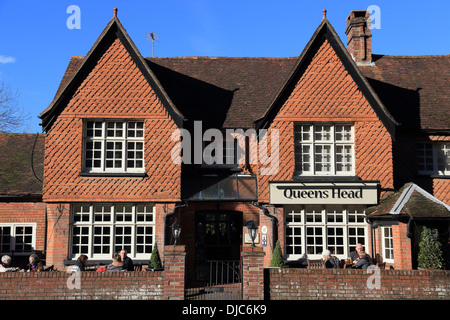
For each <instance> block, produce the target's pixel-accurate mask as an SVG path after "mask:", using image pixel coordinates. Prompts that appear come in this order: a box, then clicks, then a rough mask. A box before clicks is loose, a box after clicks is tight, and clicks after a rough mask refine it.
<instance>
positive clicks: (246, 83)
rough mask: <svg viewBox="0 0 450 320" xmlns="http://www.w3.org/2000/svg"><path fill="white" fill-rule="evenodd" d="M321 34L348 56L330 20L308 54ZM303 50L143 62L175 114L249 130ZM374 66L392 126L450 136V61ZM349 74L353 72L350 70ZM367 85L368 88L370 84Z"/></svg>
mask: <svg viewBox="0 0 450 320" xmlns="http://www.w3.org/2000/svg"><path fill="white" fill-rule="evenodd" d="M113 22H115V23H116V24H117V27H118V29H119V30H121V31H122V32H123V33H124V34H126V31H125V30H124V29H123V27H122V26H121V24H120V23H119V22H118V20H117V18H113V20H112V21H111V22H110V25H111V24H112V23H113ZM108 28H109V29H111V28H112V27H111V26H110V27H107V28H105V31H104V32H103V33H102V35H101V36H100V38H99V40H97V42H98V43H99V42H100V40H101V39H102V37H103V36H104V35H105V34H106V33H107V31H108V30H109V29H108ZM324 30H325V32H324ZM322 33H324V34H326V35H327V36H329V35H332V36H334V38H333V39H332V40H333V41H334V42H333V43H337V44H335V48H337V50H338V51H339V52H340V55H341V56H343V55H345V53H346V49H345V47H344V46H343V45H342V43H341V42H340V39H339V38H338V36H337V35H335V31H334V29H333V28H332V26H331V25H330V24H329V22H328V21H327V20H326V19H325V20H324V21H322V23H321V25H320V26H319V27H318V28H317V30H316V32H315V33H314V35H313V36H312V38H311V40H310V42H309V43H308V45H307V46H306V47H305V50H304V52H306V51H307V49H308V48H309V46H311V44H312V43H313V42H314V41H315V39H316V38H320V36H322ZM127 37H128V35H127ZM127 39H128V41H129V42H131V39H129V38H127ZM95 46H96V45H94V47H95ZM133 48H134V47H133ZM93 49H94V48H93ZM93 49H91V51H92V50H93ZM134 49H135V48H134ZM134 51H136V52H137V49H135V50H134ZM344 51H345V53H344ZM304 52H303V53H302V55H300V57H288V58H245V57H244V58H229V57H170V58H143V61H145V62H144V63H146V64H147V66H146V68H147V67H148V69H149V70H151V72H152V73H153V74H154V77H155V78H156V79H155V81H156V82H157V84H158V85H161V90H162V91H163V95H165V94H167V96H168V98H169V99H168V101H169V104H171V103H173V105H172V108H173V109H174V110H175V113H177V112H178V111H179V113H180V114H179V116H182V117H184V118H186V119H187V120H189V121H194V120H203V124H204V127H215V128H227V127H244V128H249V127H253V126H254V121H256V120H258V119H261V117H262V116H264V115H265V114H266V113H267V111H268V109H269V108H270V107H271V106H272V105H273V104H274V101H276V98H277V97H278V96H279V95H280V94H281V92H282V90H283V87H284V86H285V85H286V82H287V81H289V78H290V77H292V75H293V72H294V71H295V68H298V65H299V64H300V63H301V61H302V59H303V55H304ZM347 55H348V54H347ZM88 56H89V53H88V55H87V56H86V57H88ZM373 60H374V62H375V65H374V66H359V67H358V68H357V69H358V70H357V71H356V70H354V71H353V74H354V75H355V74H356V76H358V75H359V74H361V75H363V78H364V77H365V78H366V79H367V81H368V83H369V84H370V86H369V87H368V88H369V89H368V93H367V92H366V94H369V95H370V94H371V93H372V92H375V93H376V96H374V97H375V98H374V99H373V101H372V104H375V105H376V104H379V103H380V102H381V103H382V105H381V107H380V108H377V109H378V110H377V111H378V112H379V113H380V114H383V112H384V113H386V117H385V118H386V119H387V120H386V121H387V122H386V123H389V121H390V120H389V118H390V117H393V118H394V119H395V121H397V122H398V123H401V128H407V129H411V128H413V129H423V130H434V131H444V132H448V131H449V124H450V101H449V100H450V91H449V90H450V89H449V86H448V80H449V77H450V55H443V56H387V55H373ZM85 61H86V58H84V57H80V56H74V57H72V59H71V60H70V62H69V65H68V67H67V69H66V72H65V74H64V77H63V79H62V81H61V84H60V87H59V88H58V91H57V93H56V95H55V100H54V101H53V102H52V104H51V105H53V104H55V103H56V100H57V98H58V97H59V96H60V95H61V93H62V92H63V91H64V89H65V88H66V86H67V85H68V84H69V83H70V81H71V80H72V78H73V77H74V76H75V74H76V72H77V70H78V69H80V70H81V68H80V67H82V66H83V64H84V63H85ZM347 64H349V63H347ZM347 68H350V69H352V68H353V67H352V65H347ZM350 71H351V70H350ZM152 76H153V75H152ZM362 83H363V87H364V84H365V80H363V81H362ZM372 90H373V91H372ZM378 98H379V100H380V102H378V100H377V99H378ZM383 108H386V109H387V111H384V110H382V109H383ZM169 109H170V108H169ZM48 110H49V108H47V110H46V111H44V112H43V113H48ZM380 110H381V111H380ZM387 112H388V113H389V114H388V113H387ZM388 126H390V124H388Z"/></svg>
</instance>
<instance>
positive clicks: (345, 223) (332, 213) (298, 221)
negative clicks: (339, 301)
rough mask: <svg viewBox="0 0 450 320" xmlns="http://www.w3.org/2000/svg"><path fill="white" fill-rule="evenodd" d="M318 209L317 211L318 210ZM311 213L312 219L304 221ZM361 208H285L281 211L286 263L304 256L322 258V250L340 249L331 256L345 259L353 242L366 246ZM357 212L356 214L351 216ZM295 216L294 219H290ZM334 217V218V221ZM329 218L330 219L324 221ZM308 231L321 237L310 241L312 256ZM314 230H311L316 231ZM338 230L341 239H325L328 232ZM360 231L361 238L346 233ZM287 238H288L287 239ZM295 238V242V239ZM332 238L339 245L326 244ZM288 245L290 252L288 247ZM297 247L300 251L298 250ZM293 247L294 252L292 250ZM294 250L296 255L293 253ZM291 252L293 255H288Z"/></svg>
mask: <svg viewBox="0 0 450 320" xmlns="http://www.w3.org/2000/svg"><path fill="white" fill-rule="evenodd" d="M319 208H320V212H319V210H318V209H319ZM313 209H314V210H315V218H314V219H309V221H308V220H307V214H308V212H309V213H312V211H313ZM364 210H365V208H364V206H357V205H286V206H285V207H284V212H285V222H286V223H285V251H284V252H286V258H287V260H298V259H299V258H302V257H304V255H305V253H306V256H307V257H308V259H320V258H322V251H323V250H325V249H328V250H330V249H331V247H343V248H342V249H343V250H342V252H339V253H334V255H335V256H337V257H338V258H339V259H349V257H350V251H353V250H354V247H355V246H356V244H357V243H363V246H367V244H368V232H367V222H366V221H365V220H364V218H363V217H364V215H365V212H364ZM355 212H357V213H355ZM352 215H353V216H356V215H357V216H358V218H359V219H353V218H352V217H351V216H352ZM293 216H295V220H293V219H292V218H291V217H293ZM336 217H338V219H336ZM328 218H330V219H328ZM341 218H342V219H341ZM309 228H313V229H314V228H316V229H317V228H321V230H322V231H321V235H320V236H317V235H315V238H314V239H313V240H314V242H315V246H316V247H317V249H316V248H315V249H314V251H315V252H313V253H311V252H308V250H307V247H308V234H307V233H308V231H311V229H310V230H308V229H309ZM316 229H314V231H317V230H316ZM330 229H333V230H336V229H340V230H342V236H340V235H333V236H331V235H330V236H328V233H329V230H330ZM351 229H352V231H355V230H357V231H363V232H364V234H363V235H352V232H351V231H350V230H351ZM288 238H292V240H291V239H288ZM295 238H298V239H295ZM319 238H320V239H321V240H320V241H321V245H320V244H319V245H317V240H318V239H319ZM331 238H334V239H338V238H341V239H342V244H341V243H339V242H335V243H334V244H329V242H328V240H329V239H331ZM289 246H291V247H292V249H290V248H288V247H289ZM299 247H300V250H299V249H298V248H299ZM296 248H297V249H296ZM296 251H297V253H295V252H296ZM291 252H293V253H291Z"/></svg>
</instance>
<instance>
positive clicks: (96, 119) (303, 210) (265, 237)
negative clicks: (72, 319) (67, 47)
mask: <svg viewBox="0 0 450 320" xmlns="http://www.w3.org/2000/svg"><path fill="white" fill-rule="evenodd" d="M367 18H368V14H367V12H365V11H352V13H351V14H350V15H349V17H348V18H347V30H346V34H347V36H348V39H347V40H348V42H347V45H348V50H347V49H346V47H345V46H344V44H343V43H342V41H341V39H340V38H339V37H338V35H337V34H336V32H335V30H334V29H333V27H332V26H331V24H330V22H329V21H328V20H327V19H326V16H325V13H324V18H323V20H322V22H321V23H320V25H319V26H318V28H317V29H316V31H315V32H314V34H313V35H312V37H311V39H310V41H309V42H308V43H307V45H306V47H305V48H304V50H303V52H302V53H301V54H300V56H299V57H292V58H226V57H223V58H211V57H181V58H177V57H174V58H145V57H142V55H141V54H140V53H139V51H138V49H137V48H136V46H135V45H134V43H133V41H132V40H131V39H130V37H129V36H128V34H127V32H126V31H125V29H124V27H123V26H122V24H121V23H120V21H119V19H118V18H117V15H116V14H115V15H114V17H113V18H112V19H111V21H110V22H109V23H108V25H107V26H106V28H105V29H104V30H103V32H102V33H101V34H100V36H99V38H98V39H97V41H96V42H95V43H94V45H93V46H92V48H91V50H90V51H89V52H88V53H87V54H86V56H84V57H79V56H74V57H72V58H71V60H70V62H69V65H68V67H67V70H66V72H65V74H64V77H63V79H62V81H61V84H60V86H59V88H58V90H57V93H56V95H55V98H54V100H53V101H52V103H51V104H50V105H49V107H48V108H47V109H45V110H44V111H43V112H42V113H41V115H40V118H41V119H42V126H43V131H44V133H45V151H44V147H43V145H42V144H41V143H42V142H43V140H44V136H43V135H42V136H38V138H36V139H38V140H37V141H39V142H40V143H39V144H38V145H35V146H34V147H33V148H34V149H33V150H38V151H39V152H41V153H45V157H44V159H43V167H44V171H43V172H44V174H43V184H42V186H41V185H39V187H38V188H37V189H33V190H31V189H30V190H24V191H23V192H24V193H27V192H28V193H33V192H35V193H37V194H38V195H37V196H36V197H35V198H33V199H34V201H32V202H31V204H30V205H31V206H33V208H32V209H31V208H30V209H27V208H26V205H28V202H27V201H29V199H27V198H18V197H15V195H14V197H13V193H11V192H9V191H6V192H4V190H3V189H2V190H0V191H1V192H2V194H4V195H5V196H2V198H1V201H2V202H1V203H0V205H1V207H0V208H1V211H0V218H1V220H0V225H1V226H12V225H14V224H15V223H16V222H23V221H27V222H30V223H31V224H33V226H35V229H33V235H32V239H33V244H32V247H33V248H32V249H33V250H39V251H43V254H44V255H45V259H46V262H47V264H48V265H51V264H54V265H55V266H56V267H57V268H62V267H64V266H65V265H70V264H71V263H73V261H74V260H76V258H77V256H78V255H80V254H87V255H88V257H89V259H90V261H97V262H105V263H109V262H110V260H111V254H112V252H115V251H119V250H120V249H122V248H126V249H127V250H128V252H129V256H130V257H131V258H132V259H133V260H134V261H135V262H136V263H143V264H146V263H147V262H148V260H149V258H150V253H151V251H152V250H153V248H154V245H155V244H157V245H158V248H164V245H165V244H172V243H173V241H174V239H173V237H172V234H171V225H172V224H173V223H174V222H175V221H177V222H178V223H179V224H180V225H181V230H182V232H181V237H180V239H179V240H178V243H181V244H183V245H185V246H186V252H187V254H186V261H187V274H188V281H189V282H191V283H193V282H196V281H203V280H205V278H207V276H208V270H209V269H208V268H209V267H210V265H209V264H208V263H209V261H211V260H214V261H219V260H220V261H224V260H226V261H239V260H240V257H241V252H242V248H243V247H250V246H251V245H252V240H251V239H250V236H249V233H248V232H247V231H248V230H247V225H248V223H249V222H250V221H253V222H254V223H255V224H256V226H257V227H258V230H257V231H258V232H257V237H256V238H255V240H254V242H255V245H256V246H260V247H263V250H264V252H265V256H264V265H265V266H269V264H270V259H271V256H272V251H273V248H274V245H275V243H276V241H277V240H279V241H280V243H281V246H282V250H283V254H284V258H285V260H286V261H288V262H291V263H293V262H297V261H300V259H302V258H305V257H306V258H309V259H317V258H320V257H321V253H322V251H324V250H325V249H329V250H331V251H332V252H334V254H335V255H337V256H338V257H339V258H343V259H346V258H347V257H349V255H350V251H353V250H354V247H355V246H356V244H357V243H362V244H363V245H364V247H365V250H366V251H367V252H368V253H369V254H371V255H373V256H375V255H376V254H379V255H381V256H382V257H383V258H384V261H385V262H386V263H387V264H388V265H390V266H392V267H394V268H396V269H411V268H415V267H416V262H415V261H416V259H415V257H416V255H417V245H418V239H419V238H418V237H419V236H420V229H421V228H422V226H423V225H430V224H431V225H433V226H437V227H438V228H439V231H440V233H441V234H442V235H443V236H444V237H448V229H449V218H450V207H449V204H450V180H449V179H448V177H449V175H450V151H449V150H450V125H449V124H450V121H449V120H450V111H449V110H450V109H449V102H448V95H449V92H448V91H449V88H448V80H447V78H446V76H445V75H447V74H448V72H449V70H450V56H449V55H445V56H420V57H409V56H408V57H403V56H402V57H399V56H387V55H375V54H372V52H371V40H372V39H371V38H372V35H371V31H370V28H369V27H368V25H367ZM240 130H241V131H240ZM1 138H2V140H0V141H2V143H14V142H12V140H11V139H13V138H12V137H11V136H7V135H3V136H2V137H1ZM23 139H28V140H30V141H31V140H32V139H34V138H33V136H26V135H25V136H23ZM7 140H10V141H11V142H3V141H7ZM30 146H31V144H30V143H28V144H25V145H24V146H23V148H22V147H20V148H21V149H23V150H28V149H29V147H30ZM18 151H19V150H17V148H16V150H12V149H8V152H18ZM41 165H42V162H41ZM2 170H3V171H4V172H6V170H7V169H5V168H2ZM26 170H28V168H24V169H23V170H22V172H25V171H26ZM28 171H29V170H28ZM31 178H33V176H32V175H31V173H30V172H28V177H27V179H31ZM15 181H18V180H17V179H16V180H15ZM9 183H11V182H9ZM3 184H4V181H3V180H2V185H3ZM13 185H14V184H13ZM25 189H26V187H25ZM13 198H14V199H13ZM399 206H400V207H399ZM28 210H30V211H28ZM32 210H35V212H36V213H37V215H34V214H31V211H32ZM24 212H25V213H26V215H27V218H26V219H28V220H24V219H25V218H24V217H23V216H24V215H23V213H24ZM33 212H34V211H33ZM3 228H5V227H3ZM4 230H6V229H4ZM4 230H3V231H2V232H3V233H2V239H3V240H2V241H5V240H4V239H6V238H7V237H8V236H11V237H14V235H13V234H8V233H7V231H4ZM8 230H12V229H8ZM3 243H5V242H2V244H0V245H2V247H1V248H2V253H7V252H9V251H8V246H7V245H4V244H3ZM9 248H10V251H11V247H9ZM447 250H448V248H447ZM30 251H32V250H28V251H25V252H26V253H29V252H30ZM160 251H161V250H160ZM161 255H162V257H163V258H164V252H161Z"/></svg>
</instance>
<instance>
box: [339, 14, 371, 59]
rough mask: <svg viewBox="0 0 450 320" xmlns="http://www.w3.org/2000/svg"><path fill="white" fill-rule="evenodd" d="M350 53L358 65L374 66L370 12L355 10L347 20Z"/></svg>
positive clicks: (346, 32) (346, 31)
mask: <svg viewBox="0 0 450 320" xmlns="http://www.w3.org/2000/svg"><path fill="white" fill-rule="evenodd" d="M345 34H346V35H347V40H348V41H347V46H348V52H349V53H350V55H351V56H352V58H353V60H355V62H356V65H358V66H364V65H372V32H371V31H370V20H369V11H366V10H354V11H352V12H350V15H349V16H348V18H347V29H346V30H345Z"/></svg>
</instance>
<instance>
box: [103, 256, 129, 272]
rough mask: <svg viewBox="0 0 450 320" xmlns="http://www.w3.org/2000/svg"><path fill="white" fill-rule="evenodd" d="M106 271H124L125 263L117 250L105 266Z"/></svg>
mask: <svg viewBox="0 0 450 320" xmlns="http://www.w3.org/2000/svg"><path fill="white" fill-rule="evenodd" d="M106 270H107V271H126V269H125V265H124V263H123V262H122V259H121V258H120V255H119V254H118V253H117V252H114V254H113V262H112V263H111V264H110V265H108V267H107V268H106Z"/></svg>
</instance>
